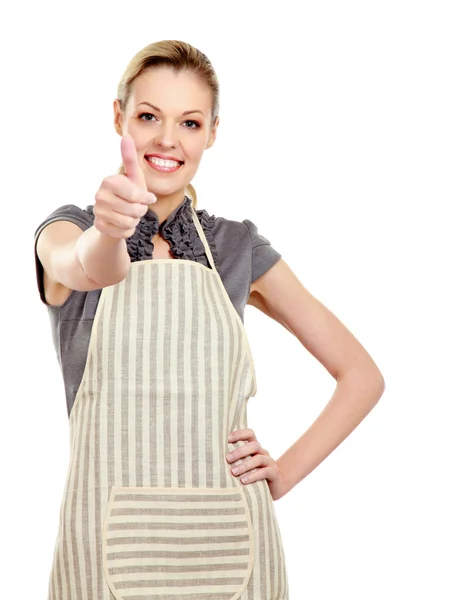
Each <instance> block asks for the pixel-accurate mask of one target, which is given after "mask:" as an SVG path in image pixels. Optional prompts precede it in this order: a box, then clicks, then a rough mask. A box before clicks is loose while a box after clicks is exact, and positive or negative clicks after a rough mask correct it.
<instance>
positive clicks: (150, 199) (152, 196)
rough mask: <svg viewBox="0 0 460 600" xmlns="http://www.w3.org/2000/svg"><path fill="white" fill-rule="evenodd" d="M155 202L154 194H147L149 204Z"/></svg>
mask: <svg viewBox="0 0 460 600" xmlns="http://www.w3.org/2000/svg"><path fill="white" fill-rule="evenodd" d="M156 201H157V197H156V196H155V194H152V193H151V192H149V203H150V202H156Z"/></svg>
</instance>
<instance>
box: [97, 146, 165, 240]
mask: <svg viewBox="0 0 460 600" xmlns="http://www.w3.org/2000/svg"><path fill="white" fill-rule="evenodd" d="M121 155H122V158H123V165H124V168H125V174H117V175H110V176H109V177H106V178H105V179H104V181H103V182H102V184H101V187H100V188H99V189H98V191H97V193H96V202H95V204H94V216H95V219H94V227H95V228H96V229H97V230H98V231H100V232H101V233H103V234H105V235H108V236H110V237H113V238H117V239H120V238H125V239H126V238H129V237H131V236H132V235H133V234H134V232H135V230H136V227H137V225H138V223H139V221H140V219H141V217H143V216H144V215H145V213H146V212H147V210H148V207H149V205H150V204H152V203H153V202H156V197H155V195H154V194H152V193H151V192H149V191H148V190H147V185H146V183H145V177H144V174H143V172H142V169H141V167H140V165H139V163H138V160H137V154H136V146H135V145H134V141H133V139H132V137H131V136H130V135H125V136H124V137H123V138H122V140H121Z"/></svg>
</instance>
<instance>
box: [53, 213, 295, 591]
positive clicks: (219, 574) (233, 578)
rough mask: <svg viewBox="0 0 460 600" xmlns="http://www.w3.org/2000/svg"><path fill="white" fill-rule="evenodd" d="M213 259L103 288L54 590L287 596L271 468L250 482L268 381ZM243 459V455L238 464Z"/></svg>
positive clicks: (162, 262) (81, 392)
mask: <svg viewBox="0 0 460 600" xmlns="http://www.w3.org/2000/svg"><path fill="white" fill-rule="evenodd" d="M191 211H192V217H193V221H194V223H195V226H196V228H197V231H198V233H199V236H200V239H201V241H202V242H203V244H204V247H205V249H206V255H207V257H208V260H209V263H210V265H211V267H212V268H208V267H205V266H203V265H201V264H200V263H197V262H194V261H191V260H182V259H152V260H142V261H139V262H133V263H131V268H130V272H129V274H128V276H127V277H126V279H125V280H124V281H122V282H120V283H119V284H117V285H113V286H110V287H106V288H104V289H103V290H102V292H101V297H100V300H99V303H98V307H97V311H96V315H95V319H94V323H93V327H92V332H91V340H90V344H89V349H88V356H87V360H86V365H85V370H84V374H83V378H82V381H81V384H80V386H79V389H78V392H77V395H76V398H75V403H74V405H73V408H72V411H71V414H70V418H69V427H70V461H69V468H68V472H67V478H66V482H65V488H64V495H63V499H62V504H61V510H60V522H59V532H58V536H57V541H56V545H55V549H54V558H53V564H52V568H51V573H50V578H49V596H48V599H49V600H115V599H116V600H156V599H161V600H179V599H181V600H201V599H202V600H237V599H240V600H288V598H289V592H288V582H287V573H286V568H285V561H284V552H283V547H282V541H281V536H280V531H279V528H278V523H277V519H276V515H275V512H274V504H273V500H272V497H271V494H270V491H269V487H268V483H267V480H266V479H263V480H261V481H257V482H254V483H251V484H247V485H244V484H241V483H240V481H239V479H238V478H236V477H235V476H233V475H232V473H231V472H230V465H229V463H228V462H227V460H226V455H227V453H228V452H229V451H230V450H232V449H234V448H236V447H238V446H240V445H242V444H244V443H246V442H243V441H238V442H236V443H233V444H232V443H229V442H228V441H227V438H228V434H229V433H230V432H231V431H233V430H235V429H242V428H245V427H247V414H246V408H247V407H246V402H247V400H248V399H249V398H250V397H252V396H254V395H255V393H256V389H257V386H256V379H255V372H254V365H253V360H252V355H251V351H250V348H249V344H248V339H247V337H246V333H245V329H244V325H243V323H242V321H241V319H240V317H239V315H238V313H237V311H236V309H235V308H234V306H233V304H232V302H231V300H230V298H229V296H228V294H227V291H226V289H225V287H224V284H223V282H222V280H221V278H220V276H219V273H218V271H217V270H216V268H215V265H214V261H213V258H212V255H211V252H210V249H209V246H208V243H207V241H206V237H205V235H204V232H203V230H202V228H201V225H200V223H199V220H198V217H197V215H196V213H195V211H194V209H193V208H192V207H191ZM239 462H242V460H239V461H237V463H239Z"/></svg>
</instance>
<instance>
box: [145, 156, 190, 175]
mask: <svg viewBox="0 0 460 600" xmlns="http://www.w3.org/2000/svg"><path fill="white" fill-rule="evenodd" d="M148 156H156V157H157V158H164V157H163V156H160V155H157V154H149V155H147V154H146V155H145V157H144V160H145V162H146V163H147V164H148V166H149V167H150V168H151V169H154V170H155V171H157V172H158V173H175V172H176V171H178V170H179V169H182V165H183V164H184V163H183V162H182V161H177V162H179V163H180V164H179V165H177V167H160V165H155V164H154V163H153V162H151V161H150V160H148V158H147V157H148ZM165 160H177V159H176V158H170V159H165Z"/></svg>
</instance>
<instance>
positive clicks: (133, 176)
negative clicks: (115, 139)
mask: <svg viewBox="0 0 460 600" xmlns="http://www.w3.org/2000/svg"><path fill="white" fill-rule="evenodd" d="M121 156H122V158H123V166H124V167H125V173H126V176H127V178H128V179H129V180H130V181H132V182H133V183H135V184H136V185H138V186H139V187H140V188H142V189H145V190H146V189H147V185H146V183H145V177H144V173H143V172H142V169H141V167H140V165H139V161H138V158H137V151H136V146H135V144H134V140H133V138H132V137H131V136H130V135H125V136H123V137H122V138H121Z"/></svg>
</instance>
